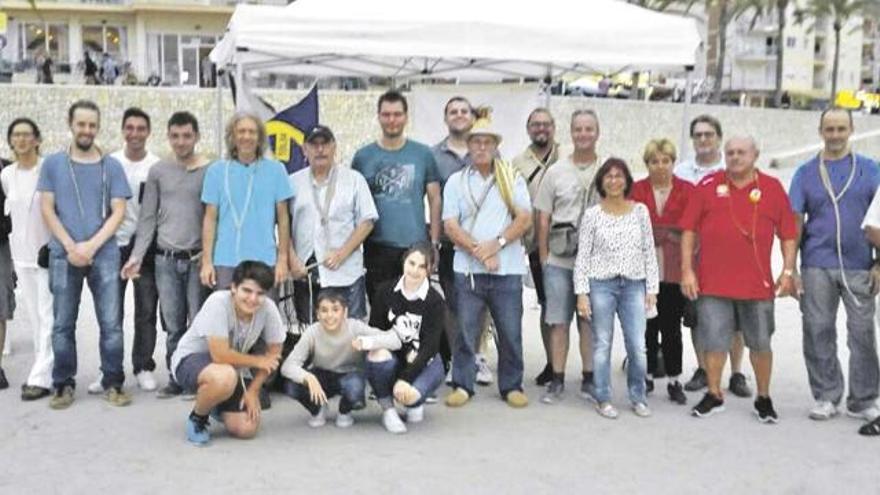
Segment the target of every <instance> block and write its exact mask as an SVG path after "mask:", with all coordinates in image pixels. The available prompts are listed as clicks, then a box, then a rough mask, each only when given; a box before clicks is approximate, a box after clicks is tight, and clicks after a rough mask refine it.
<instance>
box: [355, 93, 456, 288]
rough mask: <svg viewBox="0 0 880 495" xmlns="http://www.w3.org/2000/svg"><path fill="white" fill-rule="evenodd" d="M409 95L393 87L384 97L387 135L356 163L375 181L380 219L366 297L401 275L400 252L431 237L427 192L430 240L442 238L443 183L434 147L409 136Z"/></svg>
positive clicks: (369, 247) (372, 240) (367, 259)
mask: <svg viewBox="0 0 880 495" xmlns="http://www.w3.org/2000/svg"><path fill="white" fill-rule="evenodd" d="M407 109H408V107H407V102H406V98H405V97H404V96H403V95H402V94H401V93H400V92H398V91H395V90H390V91H387V92H385V93H383V94H382V95H381V96H380V97H379V102H378V104H377V111H378V112H377V113H378V120H379V125H380V126H381V127H382V137H381V138H380V139H379V140H378V141H376V142H373V143H370V144H368V145H367V146H364V147H363V148H361V149H359V150H358V151H357V153H355V155H354V158H353V159H352V162H351V168H353V169H354V170H356V171H358V172H360V173H361V175H363V176H364V179H366V180H367V185H368V186H370V192H371V193H372V195H373V200H374V201H375V202H376V209H377V211H378V212H379V218H378V219H377V220H376V222H375V225H374V226H373V231H372V232H371V233H370V237H369V238H368V239H367V240H366V242H364V265H365V268H366V270H367V274H366V286H367V297H368V298H370V300H371V301H372V298H373V297H374V295H375V291H376V288H377V287H378V286H379V285H380V284H381V283H383V282H385V281H389V280H396V279H397V278H399V277H400V276H401V275H402V274H403V271H402V266H403V264H402V263H401V259H400V257H401V256H402V255H403V252H404V251H406V250H407V249H408V248H409V247H410V246H411V245H413V244H415V243H416V242H423V241H426V240H428V233H427V232H426V230H425V196H426V195H427V197H428V206H429V210H430V215H431V220H430V240H431V243H432V244H433V245H434V246H437V243H438V242H439V239H440V202H441V199H442V198H441V197H440V182H439V178H438V177H437V163H436V162H435V160H434V154H433V153H431V148H429V147H427V146H425V145H424V144H421V143H418V142H416V141H413V140H411V139H407V138H406V136H405V135H404V130H405V129H406V122H407V119H408V116H407Z"/></svg>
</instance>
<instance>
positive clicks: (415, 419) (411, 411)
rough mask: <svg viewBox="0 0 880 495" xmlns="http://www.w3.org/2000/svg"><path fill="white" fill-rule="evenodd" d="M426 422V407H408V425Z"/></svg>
mask: <svg viewBox="0 0 880 495" xmlns="http://www.w3.org/2000/svg"><path fill="white" fill-rule="evenodd" d="M424 420H425V406H416V407H408V408H407V409H406V422H407V423H421V422H422V421H424Z"/></svg>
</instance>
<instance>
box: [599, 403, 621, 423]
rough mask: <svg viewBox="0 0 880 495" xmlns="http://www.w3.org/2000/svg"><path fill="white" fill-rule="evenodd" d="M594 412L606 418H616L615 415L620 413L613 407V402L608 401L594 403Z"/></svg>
mask: <svg viewBox="0 0 880 495" xmlns="http://www.w3.org/2000/svg"><path fill="white" fill-rule="evenodd" d="M596 412H597V413H599V416H602V417H603V418H607V419H617V416H619V415H620V413H618V412H617V408H616V407H614V404H612V403H610V402H600V403H598V404H596Z"/></svg>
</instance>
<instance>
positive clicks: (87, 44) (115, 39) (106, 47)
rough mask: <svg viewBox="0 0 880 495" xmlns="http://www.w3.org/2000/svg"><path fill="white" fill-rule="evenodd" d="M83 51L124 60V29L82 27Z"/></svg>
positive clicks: (125, 40)
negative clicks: (104, 54) (106, 54)
mask: <svg viewBox="0 0 880 495" xmlns="http://www.w3.org/2000/svg"><path fill="white" fill-rule="evenodd" d="M82 43H83V49H84V50H89V51H90V52H92V53H93V54H101V53H105V52H106V53H109V54H110V55H111V56H112V57H113V58H116V59H125V58H126V50H125V47H126V43H127V39H126V29H125V28H124V27H120V26H106V25H104V26H83V28H82ZM93 58H94V57H93Z"/></svg>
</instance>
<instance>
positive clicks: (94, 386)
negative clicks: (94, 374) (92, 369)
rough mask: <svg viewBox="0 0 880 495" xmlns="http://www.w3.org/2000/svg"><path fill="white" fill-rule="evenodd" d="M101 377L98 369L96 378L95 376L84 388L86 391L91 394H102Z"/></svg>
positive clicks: (102, 375) (101, 374) (102, 376)
mask: <svg viewBox="0 0 880 495" xmlns="http://www.w3.org/2000/svg"><path fill="white" fill-rule="evenodd" d="M103 379H104V374H103V373H101V372H100V371H99V372H98V378H96V379H95V381H93V382H92V383H90V384H89V386H88V388H86V390H88V392H89V393H90V394H92V395H98V394H103V393H104V386H103V385H101V380H103Z"/></svg>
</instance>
